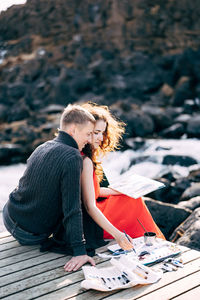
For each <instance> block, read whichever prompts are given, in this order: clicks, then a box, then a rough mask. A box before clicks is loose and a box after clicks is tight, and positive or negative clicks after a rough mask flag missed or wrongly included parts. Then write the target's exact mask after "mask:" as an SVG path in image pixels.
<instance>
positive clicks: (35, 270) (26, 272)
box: [0, 256, 67, 286]
mask: <svg viewBox="0 0 200 300" xmlns="http://www.w3.org/2000/svg"><path fill="white" fill-rule="evenodd" d="M66 261H67V260H66V257H65V256H63V257H60V258H55V259H51V260H49V261H47V262H43V263H40V264H38V265H36V266H32V267H30V268H28V269H23V270H21V271H18V272H14V273H9V274H8V275H5V276H3V277H1V278H0V280H1V285H2V286H4V285H8V284H11V283H13V282H18V281H20V280H23V279H25V278H29V280H32V278H34V276H35V275H37V274H41V273H44V272H46V271H49V270H54V269H56V268H59V267H63V266H64V264H65V263H66Z"/></svg>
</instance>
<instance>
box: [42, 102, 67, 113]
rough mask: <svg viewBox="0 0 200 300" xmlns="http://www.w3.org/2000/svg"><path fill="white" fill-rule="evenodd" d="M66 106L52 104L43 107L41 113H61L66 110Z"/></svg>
mask: <svg viewBox="0 0 200 300" xmlns="http://www.w3.org/2000/svg"><path fill="white" fill-rule="evenodd" d="M64 108H65V107H64V106H62V105H58V104H51V105H48V106H47V107H45V108H43V109H41V111H40V113H43V114H55V113H61V112H62V111H63V110H64Z"/></svg>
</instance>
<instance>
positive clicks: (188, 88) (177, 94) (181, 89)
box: [173, 77, 195, 106]
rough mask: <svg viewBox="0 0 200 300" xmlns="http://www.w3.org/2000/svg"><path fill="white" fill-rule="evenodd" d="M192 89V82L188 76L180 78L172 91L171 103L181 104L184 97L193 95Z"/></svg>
mask: <svg viewBox="0 0 200 300" xmlns="http://www.w3.org/2000/svg"><path fill="white" fill-rule="evenodd" d="M193 90H194V89H193V83H192V82H191V80H190V78H189V77H182V78H180V79H179V82H178V84H177V87H176V88H175V91H174V99H173V105H175V106H181V105H183V103H184V101H185V100H186V99H188V98H193V97H195V93H194V91H193Z"/></svg>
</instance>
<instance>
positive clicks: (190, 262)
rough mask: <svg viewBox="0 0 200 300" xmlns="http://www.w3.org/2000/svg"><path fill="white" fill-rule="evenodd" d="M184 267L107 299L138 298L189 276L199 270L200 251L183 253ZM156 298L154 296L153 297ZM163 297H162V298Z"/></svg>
mask: <svg viewBox="0 0 200 300" xmlns="http://www.w3.org/2000/svg"><path fill="white" fill-rule="evenodd" d="M182 258H183V262H184V268H179V269H178V271H176V272H168V273H165V274H163V277H162V278H161V280H160V281H159V282H157V283H154V284H152V285H147V286H136V287H134V289H126V290H123V291H121V292H120V294H119V293H116V294H114V295H111V296H109V297H106V299H107V300H111V299H112V300H114V299H115V300H119V299H120V300H121V299H128V297H130V299H138V298H139V297H142V296H144V295H146V294H148V293H151V292H153V291H154V290H157V289H160V288H162V287H163V286H165V285H169V284H171V283H172V282H174V281H176V280H180V279H181V278H184V277H185V276H188V275H189V274H191V273H192V272H195V271H197V270H199V264H200V261H199V259H200V252H199V251H195V250H191V251H189V252H185V253H183V254H182ZM152 299H154V298H152ZM160 299H162V298H160Z"/></svg>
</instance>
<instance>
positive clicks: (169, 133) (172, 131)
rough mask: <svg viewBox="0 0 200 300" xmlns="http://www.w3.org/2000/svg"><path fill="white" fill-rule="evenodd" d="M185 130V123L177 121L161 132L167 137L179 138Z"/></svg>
mask: <svg viewBox="0 0 200 300" xmlns="http://www.w3.org/2000/svg"><path fill="white" fill-rule="evenodd" d="M184 132H185V128H184V126H183V124H180V123H175V124H173V125H172V126H170V127H168V128H166V129H164V130H163V131H161V132H160V133H159V134H160V135H161V136H163V137H165V138H179V137H181V136H182V135H183V134H184Z"/></svg>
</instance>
